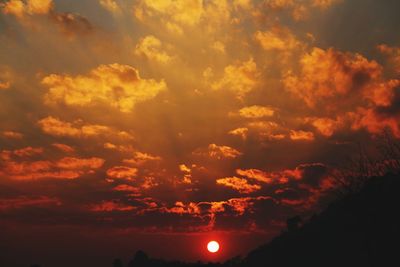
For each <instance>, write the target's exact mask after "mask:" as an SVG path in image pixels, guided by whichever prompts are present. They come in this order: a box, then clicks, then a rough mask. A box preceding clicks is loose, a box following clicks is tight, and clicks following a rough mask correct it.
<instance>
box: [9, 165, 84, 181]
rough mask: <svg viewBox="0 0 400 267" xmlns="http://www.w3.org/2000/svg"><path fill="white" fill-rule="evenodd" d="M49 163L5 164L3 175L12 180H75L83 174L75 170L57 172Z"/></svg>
mask: <svg viewBox="0 0 400 267" xmlns="http://www.w3.org/2000/svg"><path fill="white" fill-rule="evenodd" d="M53 167H54V164H53V163H52V162H50V161H34V162H20V163H17V162H14V161H10V162H6V164H5V167H4V174H5V175H6V176H7V177H9V178H11V179H14V180H38V179H46V178H48V179H76V178H78V177H80V176H81V175H82V174H83V173H82V172H80V171H76V170H57V169H54V168H53Z"/></svg>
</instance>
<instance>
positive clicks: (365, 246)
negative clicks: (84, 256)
mask: <svg viewBox="0 0 400 267" xmlns="http://www.w3.org/2000/svg"><path fill="white" fill-rule="evenodd" d="M399 190H400V176H399V175H386V176H385V177H376V178H371V179H369V180H368V181H367V182H366V184H365V186H364V187H363V188H362V189H361V190H360V191H358V192H357V193H353V194H349V195H347V196H345V197H343V198H342V199H340V200H337V201H335V202H334V203H332V204H331V205H329V207H328V208H326V209H325V210H324V211H323V212H321V213H320V214H319V215H315V216H313V217H312V218H311V219H310V220H309V221H308V222H306V223H304V225H302V226H301V227H297V225H298V224H299V223H300V219H299V217H295V218H292V219H290V220H288V228H289V230H288V231H286V232H283V233H282V234H281V235H279V236H278V237H276V238H275V239H273V240H272V241H271V242H269V243H267V244H265V245H263V246H260V247H259V248H257V249H255V250H253V251H251V252H250V253H249V254H248V256H247V257H245V258H244V259H240V258H233V259H231V260H228V261H227V262H225V263H223V264H221V263H208V264H204V263H200V262H199V263H182V262H166V261H163V260H157V259H150V258H148V257H147V255H146V254H145V253H144V252H142V251H138V252H137V253H136V255H135V257H134V258H133V259H132V260H131V261H130V262H129V264H128V267H189V266H190V267H202V266H208V267H213V266H219V267H225V266H226V267H228V266H229V267H233V266H237V267H267V266H268V267H294V266H304V267H314V266H315V267H330V266H332V267H333V266H335V267H343V266H351V267H357V266H363V267H364V266H368V267H372V266H379V267H386V266H390V267H391V266H393V267H395V266H400V258H399V256H400V255H398V253H399V254H400V251H399V248H400V246H399V244H398V242H399V241H400V239H399V237H400V231H399V228H400V220H399V218H400V216H399V211H400V209H399V203H400V201H399V200H400V192H399ZM114 266H115V267H120V266H121V265H120V263H116V264H115V265H114Z"/></svg>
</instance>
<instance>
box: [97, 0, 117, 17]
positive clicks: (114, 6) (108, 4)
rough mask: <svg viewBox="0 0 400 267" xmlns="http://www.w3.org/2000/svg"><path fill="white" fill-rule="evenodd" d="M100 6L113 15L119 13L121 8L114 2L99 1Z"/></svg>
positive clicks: (109, 0) (111, 0)
mask: <svg viewBox="0 0 400 267" xmlns="http://www.w3.org/2000/svg"><path fill="white" fill-rule="evenodd" d="M100 5H101V6H102V7H103V8H105V9H107V10H108V11H110V12H111V13H113V14H119V13H121V8H120V6H119V5H118V3H117V2H115V0H100Z"/></svg>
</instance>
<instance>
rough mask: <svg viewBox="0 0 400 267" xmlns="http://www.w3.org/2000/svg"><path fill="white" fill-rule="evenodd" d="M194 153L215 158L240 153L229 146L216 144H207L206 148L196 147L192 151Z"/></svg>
mask: <svg viewBox="0 0 400 267" xmlns="http://www.w3.org/2000/svg"><path fill="white" fill-rule="evenodd" d="M193 154H194V155H200V156H209V157H211V158H216V159H224V158H236V157H238V156H240V155H242V153H241V152H239V151H238V150H236V149H234V148H232V147H229V146H219V145H216V144H210V145H208V147H207V149H206V150H204V149H197V150H196V151H194V152H193Z"/></svg>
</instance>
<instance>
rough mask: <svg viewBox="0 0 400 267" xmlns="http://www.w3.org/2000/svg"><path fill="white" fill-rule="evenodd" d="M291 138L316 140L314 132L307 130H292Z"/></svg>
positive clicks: (294, 139)
mask: <svg viewBox="0 0 400 267" xmlns="http://www.w3.org/2000/svg"><path fill="white" fill-rule="evenodd" d="M290 139H292V140H293V141H302V140H303V141H313V140H314V134H313V133H312V132H307V131H301V130H300V131H295V130H291V131H290Z"/></svg>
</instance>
